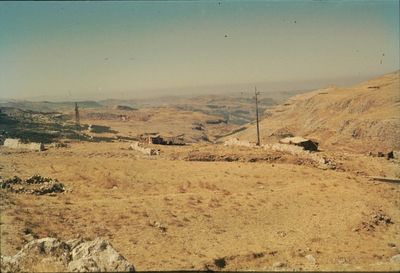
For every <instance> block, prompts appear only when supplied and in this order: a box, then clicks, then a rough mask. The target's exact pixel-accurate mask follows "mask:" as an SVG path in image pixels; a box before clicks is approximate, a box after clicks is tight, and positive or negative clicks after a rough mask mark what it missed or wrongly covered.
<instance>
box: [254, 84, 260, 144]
mask: <svg viewBox="0 0 400 273" xmlns="http://www.w3.org/2000/svg"><path fill="white" fill-rule="evenodd" d="M254 94H255V99H256V120H257V144H256V145H257V146H260V144H261V143H260V125H259V124H258V123H259V122H258V98H257V96H258V95H260V93H259V92H257V87H256V86H254Z"/></svg>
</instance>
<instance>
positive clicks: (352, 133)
mask: <svg viewBox="0 0 400 273" xmlns="http://www.w3.org/2000/svg"><path fill="white" fill-rule="evenodd" d="M399 82H400V72H399V71H397V72H394V73H391V74H387V75H384V76H382V77H379V78H375V79H372V80H369V81H366V82H363V83H360V84H358V85H355V86H352V87H349V88H337V87H335V86H331V87H328V88H325V89H320V90H316V91H313V92H309V93H306V94H301V95H297V96H294V97H292V98H290V99H289V100H288V101H287V102H286V103H284V104H281V105H279V106H276V107H272V108H271V109H269V110H267V111H266V112H265V113H264V115H265V116H266V118H265V119H263V120H262V121H261V123H260V128H261V137H262V141H263V142H276V141H277V140H278V139H279V138H282V137H285V136H287V135H298V136H303V137H308V138H313V139H316V140H317V141H318V142H319V143H320V146H321V148H322V149H344V150H348V151H353V152H377V151H387V150H399V149H400V139H399V138H398V136H399V135H400V119H399V117H400V91H399V90H400V86H399ZM237 137H239V138H240V139H247V140H250V141H255V139H256V130H255V125H251V126H249V128H248V129H247V130H244V131H242V132H240V133H238V134H237Z"/></svg>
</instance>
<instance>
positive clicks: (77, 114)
mask: <svg viewBox="0 0 400 273" xmlns="http://www.w3.org/2000/svg"><path fill="white" fill-rule="evenodd" d="M75 125H76V127H79V126H80V118H79V107H78V103H77V102H75Z"/></svg>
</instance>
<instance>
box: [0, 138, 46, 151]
mask: <svg viewBox="0 0 400 273" xmlns="http://www.w3.org/2000/svg"><path fill="white" fill-rule="evenodd" d="M3 145H4V146H5V147H8V148H12V149H25V150H31V151H39V152H41V151H44V145H43V144H42V143H36V142H30V143H22V142H21V140H20V139H17V138H6V139H5V140H4V144H3Z"/></svg>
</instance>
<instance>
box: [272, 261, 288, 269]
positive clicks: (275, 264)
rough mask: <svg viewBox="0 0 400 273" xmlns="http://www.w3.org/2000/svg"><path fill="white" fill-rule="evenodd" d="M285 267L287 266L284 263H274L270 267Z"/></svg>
mask: <svg viewBox="0 0 400 273" xmlns="http://www.w3.org/2000/svg"><path fill="white" fill-rule="evenodd" d="M286 266H287V264H286V263H285V262H275V263H273V265H272V267H273V268H282V267H286Z"/></svg>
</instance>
